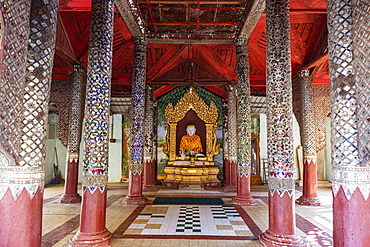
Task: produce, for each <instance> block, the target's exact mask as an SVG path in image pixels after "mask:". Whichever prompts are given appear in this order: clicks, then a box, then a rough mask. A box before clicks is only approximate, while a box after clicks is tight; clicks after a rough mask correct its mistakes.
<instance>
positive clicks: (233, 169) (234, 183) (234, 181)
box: [225, 160, 238, 192]
mask: <svg viewBox="0 0 370 247" xmlns="http://www.w3.org/2000/svg"><path fill="white" fill-rule="evenodd" d="M227 164H228V166H229V171H230V173H229V184H228V185H227V186H226V188H225V192H237V191H238V164H237V162H236V161H230V160H229V161H228V162H227Z"/></svg>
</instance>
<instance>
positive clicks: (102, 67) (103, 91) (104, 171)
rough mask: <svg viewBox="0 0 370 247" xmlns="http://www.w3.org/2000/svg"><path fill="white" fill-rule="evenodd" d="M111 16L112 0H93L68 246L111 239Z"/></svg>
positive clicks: (109, 240) (86, 244)
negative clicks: (74, 222)
mask: <svg viewBox="0 0 370 247" xmlns="http://www.w3.org/2000/svg"><path fill="white" fill-rule="evenodd" d="M113 17H114V5H113V0H93V1H92V9H91V24H90V25H91V29H90V40H89V58H88V68H87V85H86V100H85V118H84V130H83V140H84V157H83V172H82V174H83V176H82V189H83V191H82V193H83V194H82V203H81V215H80V229H79V231H78V232H77V233H76V235H75V236H74V237H73V238H72V239H70V242H69V245H70V246H82V245H83V246H108V245H109V244H110V243H111V242H112V241H113V235H112V234H111V233H110V232H109V231H108V230H107V228H106V227H105V220H106V203H107V186H108V147H109V145H108V144H109V134H108V133H109V132H108V128H109V108H110V83H111V74H112V50H113V49H112V48H113Z"/></svg>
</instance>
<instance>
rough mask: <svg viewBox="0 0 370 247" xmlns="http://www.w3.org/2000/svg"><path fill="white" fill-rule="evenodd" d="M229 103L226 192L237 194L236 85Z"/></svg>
mask: <svg viewBox="0 0 370 247" xmlns="http://www.w3.org/2000/svg"><path fill="white" fill-rule="evenodd" d="M228 93H229V94H228V102H227V151H228V156H227V159H228V162H227V165H228V167H229V171H230V172H229V174H228V182H229V184H228V185H227V186H226V188H225V192H236V191H237V187H238V175H237V174H238V164H237V155H238V132H237V119H236V114H237V113H236V103H237V99H236V87H235V86H234V85H232V86H229V87H228Z"/></svg>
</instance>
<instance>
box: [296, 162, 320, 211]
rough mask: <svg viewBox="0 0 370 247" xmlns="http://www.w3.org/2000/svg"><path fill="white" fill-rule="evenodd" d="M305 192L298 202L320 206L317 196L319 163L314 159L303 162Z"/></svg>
mask: <svg viewBox="0 0 370 247" xmlns="http://www.w3.org/2000/svg"><path fill="white" fill-rule="evenodd" d="M303 165H304V166H303V193H302V196H300V197H299V198H298V199H297V200H296V202H297V203H299V204H302V205H307V206H320V205H321V202H320V199H319V198H318V196H317V164H316V162H315V159H314V160H311V161H310V160H306V161H305V162H304V164H303Z"/></svg>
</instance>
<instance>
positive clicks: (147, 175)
mask: <svg viewBox="0 0 370 247" xmlns="http://www.w3.org/2000/svg"><path fill="white" fill-rule="evenodd" d="M154 111H155V106H154V101H153V88H152V86H151V85H146V93H145V120H144V125H145V128H144V138H145V142H144V186H143V191H157V190H158V189H157V187H155V185H154V179H155V177H154V176H155V167H156V164H155V163H154V157H156V155H155V154H154V151H155V150H156V149H155V148H154V143H156V142H155V140H154V138H155V137H156V136H157V135H155V133H154V131H155V129H156V128H155V126H154V125H155V124H157V121H156V119H155V113H154Z"/></svg>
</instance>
